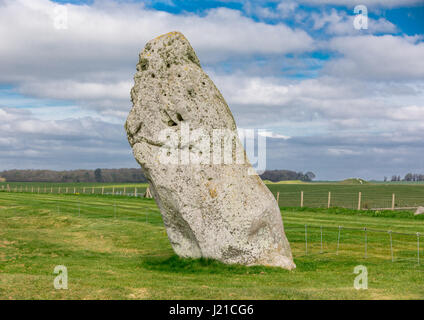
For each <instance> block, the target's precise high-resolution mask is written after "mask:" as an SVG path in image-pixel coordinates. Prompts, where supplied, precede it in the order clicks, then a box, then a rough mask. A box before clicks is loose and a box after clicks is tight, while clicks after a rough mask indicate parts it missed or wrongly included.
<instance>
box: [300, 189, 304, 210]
mask: <svg viewBox="0 0 424 320" xmlns="http://www.w3.org/2000/svg"><path fill="white" fill-rule="evenodd" d="M300 207H301V208H303V191H300Z"/></svg>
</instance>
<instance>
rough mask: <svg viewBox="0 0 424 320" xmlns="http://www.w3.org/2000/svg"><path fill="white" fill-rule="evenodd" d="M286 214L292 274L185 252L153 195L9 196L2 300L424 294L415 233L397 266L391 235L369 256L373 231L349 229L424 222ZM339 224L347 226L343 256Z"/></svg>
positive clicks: (1, 248) (0, 199)
mask: <svg viewBox="0 0 424 320" xmlns="http://www.w3.org/2000/svg"><path fill="white" fill-rule="evenodd" d="M282 214H283V219H284V222H285V226H286V228H287V231H286V232H287V236H288V238H289V240H290V242H291V246H292V248H293V254H294V256H295V262H296V264H297V269H296V270H294V271H291V272H290V271H286V270H281V269H279V268H267V267H244V266H234V265H233V266H229V265H224V264H221V263H218V262H216V261H210V260H203V259H202V260H190V259H180V258H178V257H176V256H175V255H174V253H173V251H172V249H171V246H170V244H169V241H168V239H167V236H166V232H165V229H164V227H163V224H162V220H161V217H160V214H159V211H158V209H157V207H156V204H155V203H154V201H153V200H144V199H137V198H131V197H117V196H115V197H113V196H99V195H49V194H25V193H22V194H21V193H5V192H0V299H421V298H424V286H423V285H422V284H423V280H424V273H423V271H424V267H422V266H418V264H417V262H416V256H415V253H416V242H414V241H415V238H414V237H411V236H407V235H406V236H402V237H400V236H396V237H395V236H394V239H393V241H394V246H395V249H396V250H395V252H394V254H395V262H391V259H390V248H389V247H388V238H387V233H375V234H374V233H370V234H369V235H368V241H369V248H368V258H367V259H365V258H364V254H363V234H362V233H361V232H360V231H354V230H348V229H347V228H349V227H352V228H360V227H363V226H367V227H369V228H375V229H382V230H388V229H391V230H394V231H399V232H405V233H406V232H408V233H413V232H424V223H423V221H424V220H423V219H422V218H414V217H413V216H412V214H411V213H402V214H398V215H396V214H394V213H392V212H390V213H386V212H381V213H373V214H372V216H371V213H369V214H368V213H366V212H359V213H355V212H353V211H352V212H351V211H347V210H330V211H328V210H308V209H304V210H293V209H283V210H282ZM305 224H306V225H307V227H308V235H307V238H308V241H309V242H308V245H309V247H308V254H307V255H306V250H305V249H306V248H305V234H304V225H305ZM339 225H343V227H345V228H346V230H343V232H342V234H341V241H340V245H339V252H338V255H336V254H335V250H336V247H335V246H336V241H337V230H338V229H337V227H338V226H339ZM320 226H325V227H324V244H323V251H324V253H323V254H320V253H319V252H320V242H319V233H318V231H319V230H320V229H319V228H320ZM423 238H424V237H423ZM423 240H424V239H423ZM423 247H424V241H423ZM422 253H423V256H424V252H422ZM400 258H403V259H400ZM423 260H424V259H423ZM359 264H362V265H365V266H366V267H367V268H368V276H369V283H368V287H369V289H368V290H355V289H354V287H353V281H354V278H355V277H356V275H355V274H353V269H354V267H355V266H356V265H359ZM423 264H424V261H423ZM57 265H65V266H66V267H67V269H68V273H69V279H68V281H69V283H68V285H69V289H68V290H55V289H54V288H53V280H54V278H55V277H56V275H55V274H54V273H53V270H54V268H55V266H57Z"/></svg>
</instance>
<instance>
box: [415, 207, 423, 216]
mask: <svg viewBox="0 0 424 320" xmlns="http://www.w3.org/2000/svg"><path fill="white" fill-rule="evenodd" d="M423 213H424V207H418V208H417V210H416V211H415V215H416V216H418V215H419V214H423Z"/></svg>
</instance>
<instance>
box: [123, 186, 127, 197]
mask: <svg viewBox="0 0 424 320" xmlns="http://www.w3.org/2000/svg"><path fill="white" fill-rule="evenodd" d="M126 189H127V188H126V187H124V196H125V195H126V193H125V192H126Z"/></svg>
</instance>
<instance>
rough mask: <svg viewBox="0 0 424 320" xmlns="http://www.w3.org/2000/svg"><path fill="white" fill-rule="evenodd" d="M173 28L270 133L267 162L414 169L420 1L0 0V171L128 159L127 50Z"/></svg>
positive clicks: (340, 171)
mask: <svg viewBox="0 0 424 320" xmlns="http://www.w3.org/2000/svg"><path fill="white" fill-rule="evenodd" d="M357 4H362V5H365V6H366V7H367V10H368V15H369V19H368V29H361V30H357V29H356V28H355V27H354V19H355V13H354V7H355V5H357ZM64 8H66V9H64ZM65 10H66V11H65ZM64 12H66V13H67V19H63V17H64V16H63V14H64ZM174 30H178V31H181V32H183V33H184V34H185V36H186V37H187V38H188V39H189V40H190V42H191V43H192V46H193V47H194V49H195V50H196V52H197V54H198V56H199V59H200V61H201V63H202V66H203V67H204V69H205V70H206V72H207V73H208V74H209V75H210V77H211V78H212V79H213V80H214V81H215V83H216V84H217V86H218V88H219V89H220V90H221V92H222V93H223V95H224V97H225V98H226V100H227V102H228V104H229V106H230V108H231V110H232V111H233V113H234V116H235V119H236V122H237V125H238V126H239V127H242V128H260V129H268V130H270V131H272V132H273V134H272V137H269V138H268V139H267V146H268V152H267V157H268V162H267V168H268V169H291V170H296V171H308V170H311V171H313V172H315V173H316V175H317V179H322V180H327V179H343V178H348V177H361V178H365V179H380V180H381V179H382V178H383V177H384V176H391V175H392V174H399V175H404V174H405V173H407V172H409V171H412V172H420V173H424V121H423V120H424V0H362V1H355V0H300V1H291V0H282V1H247V0H233V1H231V0H228V1H226V0H221V1H219V0H214V1H209V0H202V1H200V0H198V1H178V0H162V1H123V0H120V1H118V0H110V1H49V0H0V36H1V37H0V38H1V40H2V41H1V46H0V171H1V170H5V169H13V168H20V169H24V168H28V169H29V168H32V169H41V168H47V169H77V168H88V169H94V168H97V167H101V168H121V167H137V164H136V163H135V161H134V160H133V157H132V154H131V150H130V147H129V145H128V142H127V140H126V135H125V132H124V129H123V124H124V122H125V118H126V115H127V114H128V111H129V110H130V108H131V103H130V98H129V91H130V88H131V86H132V85H133V79H132V77H133V74H134V72H135V65H136V63H137V60H138V53H139V51H140V50H141V49H142V48H143V47H144V45H145V43H146V42H147V41H148V40H150V39H152V38H154V37H156V36H158V35H160V34H163V33H167V32H169V31H174Z"/></svg>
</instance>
